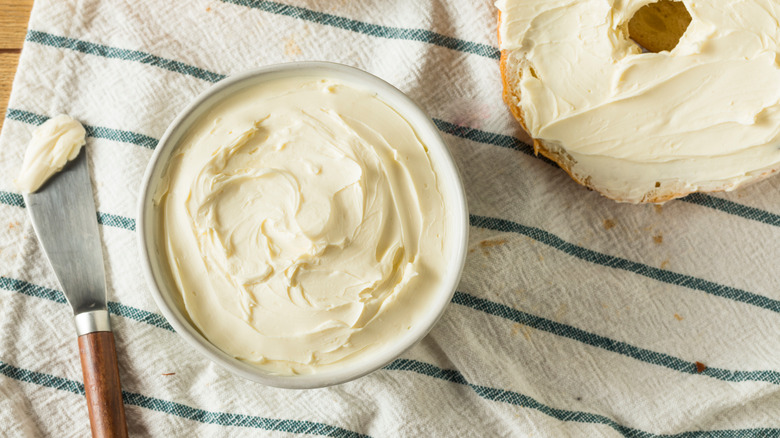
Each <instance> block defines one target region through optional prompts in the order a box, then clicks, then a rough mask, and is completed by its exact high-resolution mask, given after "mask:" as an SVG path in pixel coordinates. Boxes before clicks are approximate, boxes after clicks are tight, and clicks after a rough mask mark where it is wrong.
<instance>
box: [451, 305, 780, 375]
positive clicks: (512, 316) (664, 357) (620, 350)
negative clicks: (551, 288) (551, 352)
mask: <svg viewBox="0 0 780 438" xmlns="http://www.w3.org/2000/svg"><path fill="white" fill-rule="evenodd" d="M452 302H453V303H456V304H460V305H461V306H465V307H469V308H471V309H474V310H478V311H480V312H484V313H487V314H489V315H494V316H498V317H501V318H504V319H507V320H509V321H512V322H517V323H520V324H524V325H527V326H529V327H532V328H534V329H537V330H541V331H545V332H547V333H552V334H554V335H556V336H561V337H564V338H568V339H572V340H575V341H578V342H582V343H583V344H587V345H590V346H593V347H596V348H601V349H603V350H607V351H611V352H613V353H617V354H621V355H623V356H627V357H630V358H633V359H636V360H639V361H642V362H645V363H649V364H652V365H658V366H662V367H665V368H669V369H671V370H674V371H679V372H682V373H687V374H702V375H706V376H709V377H712V378H715V379H718V380H723V381H726V382H767V383H773V384H780V372H778V371H774V370H758V371H733V370H727V369H723V368H714V367H710V368H707V369H706V370H704V371H703V372H701V373H699V372H698V371H697V370H696V363H695V362H690V361H687V360H684V359H680V358H678V357H674V356H671V355H668V354H664V353H659V352H657V351H652V350H647V349H644V348H640V347H635V346H633V345H630V344H628V343H626V342H622V341H616V340H614V339H610V338H607V337H604V336H601V335H597V334H595V333H590V332H587V331H585V330H581V329H578V328H576V327H572V326H570V325H566V324H561V323H559V322H555V321H551V320H549V319H546V318H542V317H541V316H536V315H532V314H530V313H526V312H522V311H520V310H516V309H513V308H511V307H509V306H506V305H504V304H499V303H495V302H493V301H488V300H485V299H483V298H478V297H475V296H473V295H470V294H467V293H463V292H455V295H454V296H453V298H452Z"/></svg>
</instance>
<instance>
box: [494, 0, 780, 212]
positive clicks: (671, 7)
mask: <svg viewBox="0 0 780 438" xmlns="http://www.w3.org/2000/svg"><path fill="white" fill-rule="evenodd" d="M513 1H515V0H503V3H511V2H513ZM539 1H540V2H544V1H546V0H539ZM640 2H641V0H640ZM499 3H501V1H500V2H499ZM644 3H645V5H644V7H642V8H638V9H639V10H640V12H639V13H637V14H636V15H635V16H634V18H633V19H632V20H631V23H630V25H631V30H630V31H631V36H632V38H633V39H634V41H635V42H636V43H638V44H639V45H641V47H642V48H644V49H646V50H649V51H651V52H659V51H662V50H670V48H671V47H674V44H676V41H677V39H679V36H680V35H682V33H683V32H684V31H685V28H686V27H687V26H688V24H689V23H690V22H691V16H690V15H689V13H688V10H687V9H686V8H685V7H680V6H682V3H678V2H671V1H662V2H658V3H651V2H650V1H648V0H645V1H644ZM504 18H505V14H504V13H503V12H502V10H501V6H500V5H499V11H498V25H499V32H498V42H499V48H500V49H501V50H500V52H501V57H500V70H501V78H502V82H503V99H504V101H505V103H506V104H507V106H508V107H509V110H510V111H511V113H512V115H513V116H514V117H515V118H516V119H517V121H518V122H519V123H520V125H521V126H522V128H523V129H524V130H525V131H526V132H527V133H528V134H529V136H530V137H531V138H532V139H533V148H534V152H535V153H536V154H537V155H538V154H541V155H543V156H545V157H547V158H549V159H550V160H552V161H554V162H555V163H557V164H558V165H559V166H560V167H561V168H562V169H563V170H564V171H566V172H567V173H568V174H569V176H571V178H572V179H574V180H575V181H576V182H578V183H579V184H581V185H583V186H585V187H588V188H589V189H592V190H595V191H597V192H599V193H601V194H602V195H603V196H605V197H607V198H610V199H613V200H615V201H618V202H628V203H663V202H666V201H669V200H671V199H675V198H680V197H683V196H686V195H688V194H690V193H693V192H716V191H724V190H725V191H731V190H734V189H736V188H738V187H741V186H744V185H747V184H750V183H753V182H756V181H759V180H761V179H763V178H766V177H767V176H769V175H771V174H773V173H775V172H776V171H777V170H778V169H780V161H777V162H772V163H767V164H768V165H767V166H765V167H759V168H751V169H746V172H745V174H744V175H740V176H739V177H736V178H726V179H717V178H714V179H713V180H711V181H694V182H693V183H691V182H690V181H686V180H685V179H684V178H671V179H670V178H666V179H663V180H662V181H661V180H659V181H657V182H655V184H652V185H645V186H643V187H631V186H627V187H626V188H625V189H622V188H618V189H616V188H615V187H614V186H612V187H609V186H606V185H603V184H599V182H597V181H596V180H597V179H598V178H594V175H592V174H589V173H588V172H583V171H581V170H580V169H578V166H577V164H578V161H577V159H576V158H575V157H574V156H573V155H572V154H571V153H569V151H568V150H567V148H566V147H565V146H564V145H562V144H560V143H558V142H555V141H549V140H548V139H545V138H539V137H536V136H534V134H533V132H532V131H531V130H529V129H528V125H527V123H526V120H527V118H526V114H524V110H523V105H522V99H523V96H522V93H521V86H520V84H521V81H522V80H523V75H524V74H528V73H529V72H530V74H531V75H532V76H534V77H536V74H535V73H536V72H535V71H534V69H533V66H530V68H527V67H529V63H528V60H527V59H526V53H525V52H524V51H522V50H518V49H506V48H504V46H503V44H502V34H501V27H502V20H503V19H504ZM624 26H625V27H624V29H622V31H623V32H624V33H625V35H626V36H627V35H628V34H629V29H628V27H629V23H628V22H626V23H625V25H624ZM675 34H676V35H675ZM670 46H671V47H670ZM524 72H525V73H524ZM777 85H780V83H778V84H777ZM601 179H602V180H603V178H601Z"/></svg>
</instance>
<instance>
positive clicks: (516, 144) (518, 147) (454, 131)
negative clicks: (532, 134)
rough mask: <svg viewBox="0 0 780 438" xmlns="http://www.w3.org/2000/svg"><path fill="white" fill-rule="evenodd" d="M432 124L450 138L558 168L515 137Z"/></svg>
mask: <svg viewBox="0 0 780 438" xmlns="http://www.w3.org/2000/svg"><path fill="white" fill-rule="evenodd" d="M433 123H434V124H435V125H436V128H438V129H439V131H441V132H444V133H445V134H450V135H452V136H455V137H459V138H463V139H466V140H471V141H474V142H477V143H483V144H489V145H492V146H499V147H502V148H507V149H512V150H515V151H518V152H522V153H524V154H526V155H529V156H531V157H535V158H538V159H540V160H542V161H544V162H545V163H547V164H550V165H552V166H555V167H557V166H558V165H557V164H556V163H555V161H552V160H550V159H549V158H547V157H545V156H543V155H537V154H536V153H535V152H534V148H533V147H532V146H531V145H529V144H527V143H525V142H523V141H521V140H520V139H519V138H517V137H512V136H509V135H504V134H496V133H495V132H488V131H482V130H479V129H475V128H470V127H468V126H461V125H456V124H454V123H450V122H447V121H444V120H441V119H433Z"/></svg>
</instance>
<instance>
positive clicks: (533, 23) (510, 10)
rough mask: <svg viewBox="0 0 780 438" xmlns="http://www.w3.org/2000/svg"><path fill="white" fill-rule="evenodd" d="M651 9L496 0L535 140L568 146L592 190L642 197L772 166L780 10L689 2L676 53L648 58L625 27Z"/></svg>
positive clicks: (763, 0)
mask: <svg viewBox="0 0 780 438" xmlns="http://www.w3.org/2000/svg"><path fill="white" fill-rule="evenodd" d="M652 2H653V0H620V1H618V0H498V2H497V6H498V8H499V9H500V10H501V20H502V21H501V26H500V29H499V34H500V38H501V49H502V50H507V51H512V52H513V56H522V58H523V60H522V61H521V66H520V69H521V71H519V72H512V73H513V74H515V73H519V74H521V75H522V79H521V80H520V82H519V83H520V85H519V87H520V89H519V92H518V94H519V95H520V96H522V97H521V104H520V106H521V110H522V114H523V116H524V119H525V124H526V125H527V128H528V131H529V134H530V135H531V136H532V137H534V138H536V139H542V140H545V141H546V142H547V143H548V144H550V145H552V147H556V145H557V146H558V147H562V148H564V149H565V152H566V153H567V154H568V155H569V156H570V158H571V159H572V160H573V161H574V162H575V163H576V164H574V165H573V167H572V171H573V172H574V173H575V174H579V175H589V176H590V178H592V179H593V181H592V182H593V185H594V186H597V187H599V188H600V189H601V188H603V189H604V190H605V191H607V192H609V191H615V192H616V193H623V192H625V191H626V190H627V188H626V187H624V185H626V184H628V187H629V188H631V187H633V188H635V190H634V191H635V193H634V195H632V196H637V197H638V196H640V195H641V194H643V193H645V192H647V191H648V190H649V189H650V188H652V187H654V186H656V187H657V186H658V185H659V184H664V185H665V184H667V183H671V184H678V185H680V187H681V189H684V188H688V187H693V188H694V189H695V188H702V189H708V188H710V187H720V186H722V184H723V182H729V181H730V182H732V183H733V185H734V186H735V185H738V184H739V182H740V181H742V180H745V179H749V178H751V176H752V175H753V174H755V173H762V172H764V171H766V169H767V168H772V167H776V166H777V165H778V163H780V87H778V84H780V62H778V59H779V58H778V53H780V26H778V20H779V19H780V6H779V5H778V2H777V1H776V0H753V1H739V2H722V1H693V0H684V1H683V3H684V5H685V7H686V8H687V10H688V12H689V13H690V15H691V17H692V21H691V23H690V26H689V27H688V29H687V31H686V32H685V34H684V35H683V36H682V38H681V39H680V41H679V44H678V45H677V46H676V47H675V48H674V49H673V50H671V51H662V52H659V53H642V50H641V49H640V47H639V46H638V45H637V44H636V43H634V42H633V41H631V40H630V39H629V36H628V31H627V23H628V21H629V20H630V19H631V17H633V15H634V14H635V13H636V12H637V11H638V10H639V9H640V8H641V7H643V6H645V5H647V4H650V3H652ZM726 188H727V189H728V187H726ZM681 191H685V192H688V191H690V190H681ZM629 198H631V196H629ZM635 200H639V199H638V198H637V199H635Z"/></svg>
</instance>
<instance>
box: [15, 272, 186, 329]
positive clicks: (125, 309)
mask: <svg viewBox="0 0 780 438" xmlns="http://www.w3.org/2000/svg"><path fill="white" fill-rule="evenodd" d="M0 289H5V290H7V291H10V292H18V293H20V294H23V295H27V296H30V297H35V298H42V299H44V300H49V301H54V302H55V303H59V304H67V302H68V301H67V300H66V299H65V295H64V294H63V293H62V292H60V291H58V290H56V289H49V288H48V287H43V286H39V285H37V284H33V283H29V282H26V281H22V280H17V279H15V278H8V277H0ZM108 311H109V312H110V313H113V314H114V315H117V316H121V317H124V318H128V319H132V320H134V321H138V322H142V323H145V324H149V325H151V326H154V327H157V328H161V329H163V330H168V331H170V332H172V331H174V330H173V327H171V325H170V324H168V321H166V320H165V318H163V317H162V315H158V314H156V313H152V312H149V311H146V310H142V309H137V308H135V307H131V306H126V305H124V304H122V303H118V302H115V301H109V302H108Z"/></svg>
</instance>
